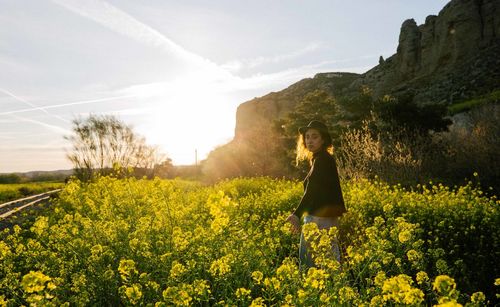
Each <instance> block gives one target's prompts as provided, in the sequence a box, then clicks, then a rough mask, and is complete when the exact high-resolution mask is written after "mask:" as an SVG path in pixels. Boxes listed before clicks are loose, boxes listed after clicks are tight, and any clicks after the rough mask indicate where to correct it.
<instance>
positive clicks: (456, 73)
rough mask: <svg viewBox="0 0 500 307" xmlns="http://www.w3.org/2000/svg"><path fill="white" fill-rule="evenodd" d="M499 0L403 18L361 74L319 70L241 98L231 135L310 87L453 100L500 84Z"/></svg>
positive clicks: (285, 108)
mask: <svg viewBox="0 0 500 307" xmlns="http://www.w3.org/2000/svg"><path fill="white" fill-rule="evenodd" d="M499 54H500V0H452V1H450V2H449V3H448V4H447V5H446V6H445V7H444V8H443V9H442V10H441V11H440V12H439V14H438V16H434V15H431V16H428V17H427V18H426V20H425V23H424V24H423V25H417V24H416V22H415V21H414V20H413V19H409V20H406V21H404V22H403V24H402V26H401V32H400V35H399V44H398V48H397V52H396V54H394V55H393V56H391V57H389V58H387V59H386V60H384V59H382V58H381V60H380V63H379V65H377V66H375V67H374V68H372V69H371V70H369V71H367V72H366V73H364V74H361V75H358V74H350V73H322V74H318V75H316V76H315V77H314V78H311V79H304V80H302V81H299V82H297V83H296V84H294V85H292V86H290V87H289V88H287V89H285V90H283V91H280V92H275V93H270V94H268V95H266V96H263V97H260V98H256V99H253V100H250V101H247V102H245V103H243V104H241V105H240V106H239V107H238V110H237V114H236V128H235V138H236V139H241V138H244V137H245V134H246V132H247V131H249V130H251V129H252V127H255V126H262V125H264V126H266V125H269V124H270V123H271V122H272V120H273V119H278V118H281V117H283V116H285V115H286V114H287V112H289V111H290V110H292V109H293V107H294V106H295V105H296V104H297V103H298V102H299V101H301V99H302V98H303V97H304V96H305V95H306V94H307V93H309V92H311V91H313V90H316V89H323V90H326V91H327V92H329V93H330V94H331V95H332V96H334V97H339V96H348V95H353V94H355V93H358V92H359V89H360V87H361V86H368V87H370V88H371V89H373V93H374V94H375V95H385V94H393V95H397V94H403V93H410V94H411V95H412V96H413V97H414V100H415V101H416V102H418V103H421V104H426V103H443V102H444V103H447V104H453V103H456V102H459V101H463V100H465V99H469V98H472V97H476V96H479V95H482V94H485V93H489V92H491V91H492V90H494V89H498V88H500V56H499Z"/></svg>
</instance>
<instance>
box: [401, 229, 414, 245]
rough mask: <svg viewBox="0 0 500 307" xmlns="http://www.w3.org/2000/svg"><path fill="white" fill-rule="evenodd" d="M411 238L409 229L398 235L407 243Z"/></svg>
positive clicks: (402, 241)
mask: <svg viewBox="0 0 500 307" xmlns="http://www.w3.org/2000/svg"><path fill="white" fill-rule="evenodd" d="M410 239H411V232H410V231H409V230H403V231H401V232H400V233H399V235H398V240H399V242H401V243H405V242H407V241H409V240H410Z"/></svg>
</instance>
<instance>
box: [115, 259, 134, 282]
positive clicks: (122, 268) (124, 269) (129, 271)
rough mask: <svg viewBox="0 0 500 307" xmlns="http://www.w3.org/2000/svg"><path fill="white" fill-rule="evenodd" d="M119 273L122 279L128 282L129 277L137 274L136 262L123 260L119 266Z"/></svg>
mask: <svg viewBox="0 0 500 307" xmlns="http://www.w3.org/2000/svg"><path fill="white" fill-rule="evenodd" d="M118 272H119V273H120V275H121V277H122V279H125V280H127V278H128V277H130V276H132V275H134V274H137V273H138V272H137V269H136V268H135V262H134V260H127V259H121V260H120V264H119V265H118Z"/></svg>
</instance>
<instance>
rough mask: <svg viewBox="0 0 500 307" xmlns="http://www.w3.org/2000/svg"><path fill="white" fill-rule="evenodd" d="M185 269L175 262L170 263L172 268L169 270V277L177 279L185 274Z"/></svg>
mask: <svg viewBox="0 0 500 307" xmlns="http://www.w3.org/2000/svg"><path fill="white" fill-rule="evenodd" d="M186 271H187V269H186V267H185V266H184V265H183V264H182V263H179V262H177V261H173V262H172V268H171V269H170V277H171V278H173V279H177V278H179V277H181V276H182V275H183V274H184V273H186Z"/></svg>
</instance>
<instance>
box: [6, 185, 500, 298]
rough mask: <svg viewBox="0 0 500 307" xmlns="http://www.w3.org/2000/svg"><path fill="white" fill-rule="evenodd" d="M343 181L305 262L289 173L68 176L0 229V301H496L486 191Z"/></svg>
mask: <svg viewBox="0 0 500 307" xmlns="http://www.w3.org/2000/svg"><path fill="white" fill-rule="evenodd" d="M343 189H344V196H345V200H346V203H347V207H348V213H347V214H346V215H344V217H343V218H342V221H341V226H340V229H339V230H337V229H332V230H330V231H329V232H327V231H318V230H317V229H315V228H314V227H313V226H311V225H308V226H310V227H306V229H305V231H306V236H307V237H309V239H310V240H311V242H312V243H311V244H312V246H313V249H314V259H315V261H316V264H317V267H316V268H310V269H308V270H306V269H299V266H298V259H297V258H298V257H297V256H298V243H299V238H298V236H297V235H293V234H292V233H291V232H290V228H289V225H287V224H285V222H284V220H285V218H286V216H287V215H288V214H289V213H290V212H291V211H292V209H293V208H294V207H295V205H296V204H297V202H298V201H299V199H300V197H301V194H302V189H301V184H300V183H297V182H290V181H285V180H271V179H268V178H253V179H234V180H231V181H225V182H222V183H219V184H216V185H214V186H208V187H207V186H203V185H201V184H198V183H193V182H186V181H178V180H170V181H167V180H159V179H155V180H136V179H122V180H118V179H115V178H101V179H99V180H97V181H96V182H94V183H90V184H83V183H80V182H77V181H74V182H69V183H68V184H67V185H66V186H65V189H64V190H63V191H62V192H61V193H60V198H59V199H58V200H56V201H55V204H54V205H53V206H52V207H51V208H50V209H47V210H45V211H43V212H42V213H41V214H40V216H39V217H38V218H37V219H36V221H35V222H31V224H27V225H22V226H14V227H13V229H11V230H5V231H4V232H3V233H2V234H0V306H3V305H6V306H19V305H22V304H24V305H29V304H33V305H58V306H59V305H65V306H72V305H76V306H80V305H109V306H120V305H146V306H168V305H224V306H225V305H230V306H248V305H252V306H267V305H275V306H287V305H288V306H292V305H296V306H321V305H325V306H331V305H344V306H351V305H357V306H361V305H365V306H381V305H392V306H395V305H439V304H443V305H446V306H455V305H456V306H458V304H459V303H460V304H464V305H465V304H467V305H474V306H476V305H477V306H481V305H486V304H495V303H498V295H497V293H498V292H499V291H498V289H499V287H500V278H499V277H500V266H499V265H498V259H500V227H498V226H499V225H500V212H499V204H500V203H499V201H498V200H496V199H494V198H493V199H492V198H487V197H484V195H482V192H481V191H479V190H476V189H474V188H472V187H471V186H470V185H469V186H465V187H460V188H457V189H454V190H451V189H449V188H448V187H444V186H440V185H432V184H429V185H428V186H421V187H418V191H407V190H405V189H403V188H401V187H398V186H394V187H389V186H387V185H385V184H382V183H379V182H369V181H356V182H349V183H344V184H343ZM336 236H338V238H339V242H340V244H341V246H342V250H343V255H342V261H341V263H338V262H337V261H336V260H335V258H334V257H332V255H331V254H330V253H329V251H328V246H329V245H330V241H331V240H332V239H334V238H335V237H336Z"/></svg>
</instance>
